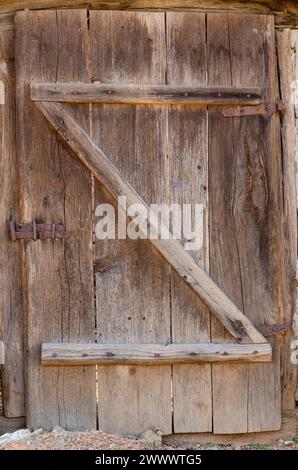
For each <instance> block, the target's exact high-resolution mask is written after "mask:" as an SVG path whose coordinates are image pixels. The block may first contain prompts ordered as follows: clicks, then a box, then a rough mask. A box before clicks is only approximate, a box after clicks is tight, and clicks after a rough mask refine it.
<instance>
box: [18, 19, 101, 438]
mask: <svg viewBox="0 0 298 470" xmlns="http://www.w3.org/2000/svg"><path fill="white" fill-rule="evenodd" d="M86 22H87V13H86V11H85V10H76V11H69V10H68V11H59V12H56V11H41V12H29V11H26V12H21V13H18V14H17V16H16V28H17V41H16V43H17V100H18V108H17V111H18V112H17V116H18V147H19V159H20V165H21V187H22V205H23V207H22V208H23V218H24V219H26V220H33V219H36V220H39V221H43V222H47V223H52V222H62V223H64V224H65V226H66V228H67V230H69V232H70V238H69V240H66V241H50V240H48V241H36V242H33V241H27V242H26V243H24V254H25V264H24V277H25V278H26V280H27V288H26V304H27V311H26V315H27V321H26V330H27V331H26V333H27V335H26V347H27V371H26V379H27V398H28V399H27V425H28V426H29V427H30V428H35V427H43V428H44V429H51V428H52V427H53V426H54V425H60V426H62V427H64V428H66V429H69V430H72V429H76V430H80V429H88V428H89V429H95V428H96V386H95V368H94V367H84V368H81V367H69V368H67V367H63V368H59V367H54V368H50V369H44V368H42V367H41V365H40V344H41V342H43V341H53V340H54V341H62V342H63V341H93V340H94V322H93V265H92V263H93V255H92V203H91V202H92V199H91V178H90V174H89V172H88V171H86V170H85V169H84V168H82V166H81V165H80V164H79V162H78V161H77V160H76V158H73V157H72V156H71V155H70V154H69V151H68V150H67V149H66V148H65V146H64V145H63V144H62V143H61V142H60V141H59V140H58V139H57V136H56V135H55V133H54V132H53V131H52V130H50V128H49V126H48V124H47V123H46V121H45V120H44V119H43V117H42V116H41V114H40V113H39V111H38V110H37V108H35V106H34V104H33V103H32V102H31V100H30V94H29V83H30V81H35V80H38V81H44V80H49V81H57V80H63V81H67V80H70V81H87V80H88V74H87V61H88V57H87V41H88V37H87V28H84V25H86ZM28 25H30V28H28ZM80 115H82V120H85V119H84V112H83V111H81V112H80Z"/></svg>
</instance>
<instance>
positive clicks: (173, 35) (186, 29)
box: [165, 12, 212, 432]
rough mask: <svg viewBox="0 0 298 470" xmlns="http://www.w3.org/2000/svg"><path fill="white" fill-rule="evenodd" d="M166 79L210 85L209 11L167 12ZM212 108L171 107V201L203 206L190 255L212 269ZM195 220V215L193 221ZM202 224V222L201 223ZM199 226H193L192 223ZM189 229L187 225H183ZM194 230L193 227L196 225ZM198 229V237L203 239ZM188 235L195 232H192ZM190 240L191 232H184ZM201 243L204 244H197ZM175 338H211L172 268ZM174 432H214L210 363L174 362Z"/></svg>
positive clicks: (205, 319) (204, 317) (196, 303)
mask: <svg viewBox="0 0 298 470" xmlns="http://www.w3.org/2000/svg"><path fill="white" fill-rule="evenodd" d="M166 26H167V31H166V34H167V62H168V63H167V79H168V83H169V84H170V85H169V86H183V85H186V84H187V85H191V86H198V87H200V86H204V87H205V86H206V71H207V56H206V31H205V15H204V14H201V13H182V12H181V13H167V14H166ZM207 133H208V131H207V111H206V108H205V109H198V108H197V107H194V106H188V107H187V108H186V107H184V106H171V107H169V109H168V133H167V135H166V137H165V138H167V140H168V142H167V149H168V152H167V153H168V156H169V178H170V181H169V204H180V207H183V206H182V205H183V204H192V205H193V207H192V216H193V215H194V205H195V204H201V205H202V210H203V214H202V217H203V221H200V227H199V230H200V231H202V233H200V238H201V241H202V246H200V247H199V249H196V250H192V251H190V252H189V254H190V255H191V256H192V257H193V258H194V260H195V261H196V262H197V263H198V265H199V266H200V267H201V268H203V269H205V270H206V271H207V270H208V188H207V181H208V155H207ZM192 221H193V219H192ZM202 222H203V223H202ZM193 225H194V224H193ZM184 228H185V226H184ZM191 228H192V230H194V226H192V227H191ZM198 235H199V234H198V233H196V236H197V237H198ZM189 238H191V236H190V235H189ZM182 241H183V243H185V242H187V234H184V236H183V240H182ZM198 243H200V242H198ZM171 311H172V341H173V342H174V343H186V342H190V343H203V342H207V341H210V314H209V311H208V309H207V308H206V306H205V305H204V304H203V302H202V301H201V299H199V298H198V297H197V296H196V294H195V292H193V291H192V289H191V288H190V287H189V286H188V285H186V284H185V283H184V282H183V279H181V278H180V276H179V275H178V274H177V273H176V272H175V271H174V270H172V273H171ZM173 426H174V432H187V431H189V432H206V431H211V430H212V393H211V366H210V365H208V364H206V365H197V364H196V365H189V364H188V365H174V366H173Z"/></svg>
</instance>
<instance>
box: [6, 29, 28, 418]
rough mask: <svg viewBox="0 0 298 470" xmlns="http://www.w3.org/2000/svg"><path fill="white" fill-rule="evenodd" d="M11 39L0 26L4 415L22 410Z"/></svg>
mask: <svg viewBox="0 0 298 470" xmlns="http://www.w3.org/2000/svg"><path fill="white" fill-rule="evenodd" d="M14 39H15V38H14V31H13V30H11V29H7V28H3V29H2V28H0V62H1V67H0V86H1V91H0V126H1V130H0V145H1V152H0V154H1V156H0V215H1V224H0V285H1V290H0V339H1V340H3V341H5V344H6V349H5V365H4V366H3V367H2V371H1V375H2V399H3V412H4V415H5V416H7V417H14V416H23V415H24V414H25V396H24V376H23V306H22V284H21V283H22V279H21V278H22V276H21V247H20V245H15V244H12V243H11V241H10V238H9V230H8V224H9V221H10V219H13V218H17V217H18V205H19V185H18V174H17V154H16V142H15V132H16V129H15V64H14Z"/></svg>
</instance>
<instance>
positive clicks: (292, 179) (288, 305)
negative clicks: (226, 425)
mask: <svg viewBox="0 0 298 470" xmlns="http://www.w3.org/2000/svg"><path fill="white" fill-rule="evenodd" d="M291 42H292V34H291V30H290V29H285V30H284V31H280V32H278V33H277V51H278V68H279V77H280V91H281V99H282V100H283V102H284V103H285V105H286V111H285V113H284V114H283V115H282V122H281V124H282V155H283V165H282V170H283V180H284V184H283V200H284V229H285V245H284V247H285V276H286V279H285V281H286V282H285V286H286V296H285V305H284V309H283V321H284V322H285V323H287V324H288V325H292V324H293V317H294V313H295V310H296V302H297V288H296V287H297V286H296V261H297V204H296V200H297V194H296V192H297V191H296V171H297V170H296V161H295V148H296V140H295V137H296V136H295V109H294V103H293V92H294V90H293V83H294V80H295V78H296V77H295V72H294V66H295V57H294V49H293V48H292V44H291ZM294 338H295V334H294V331H293V329H292V328H290V329H289V331H288V332H287V334H286V335H285V337H283V341H282V343H281V378H282V379H281V380H282V407H283V409H293V408H295V406H296V402H295V390H296V384H297V366H296V365H294V364H291V363H290V355H291V352H290V348H291V342H292V341H293V339H294Z"/></svg>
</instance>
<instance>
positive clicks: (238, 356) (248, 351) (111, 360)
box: [41, 343, 272, 366]
mask: <svg viewBox="0 0 298 470" xmlns="http://www.w3.org/2000/svg"><path fill="white" fill-rule="evenodd" d="M271 356H272V351H271V345H270V344H269V343H267V344H233V343H226V344H214V343H206V344H168V345H166V346H162V345H160V344H90V343H83V344H82V343H78V344H77V343H71V344H70V343H43V344H42V349H41V363H42V364H43V365H45V366H63V365H67V366H70V365H73V366H77V365H91V364H101V365H112V364H113V365H115V364H131V365H133V364H135V365H138V364H139V365H141V364H142V365H146V364H148V365H161V364H179V363H183V364H191V363H201V362H268V361H271Z"/></svg>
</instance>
